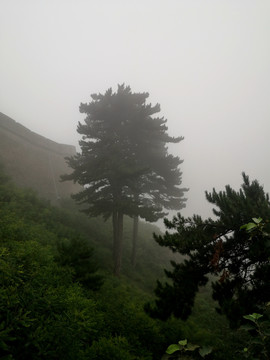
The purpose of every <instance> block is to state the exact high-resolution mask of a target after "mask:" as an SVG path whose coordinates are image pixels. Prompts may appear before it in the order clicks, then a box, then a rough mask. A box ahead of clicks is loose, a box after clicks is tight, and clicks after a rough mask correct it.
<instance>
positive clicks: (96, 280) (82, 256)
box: [56, 237, 102, 290]
mask: <svg viewBox="0 0 270 360" xmlns="http://www.w3.org/2000/svg"><path fill="white" fill-rule="evenodd" d="M57 249H58V255H57V256H56V260H57V261H58V262H59V263H60V264H61V265H64V266H69V267H72V268H73V269H74V274H73V279H74V280H76V281H78V282H80V283H81V284H82V285H84V286H85V287H86V288H88V289H91V290H98V289H99V288H100V286H101V285H102V277H101V275H97V274H96V272H97V271H98V267H97V264H96V262H94V261H93V249H92V248H90V247H89V245H88V244H87V243H86V241H85V240H83V239H80V238H79V237H73V238H71V239H64V240H62V241H61V242H58V244H57Z"/></svg>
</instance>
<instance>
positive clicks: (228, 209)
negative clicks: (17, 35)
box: [146, 174, 270, 326]
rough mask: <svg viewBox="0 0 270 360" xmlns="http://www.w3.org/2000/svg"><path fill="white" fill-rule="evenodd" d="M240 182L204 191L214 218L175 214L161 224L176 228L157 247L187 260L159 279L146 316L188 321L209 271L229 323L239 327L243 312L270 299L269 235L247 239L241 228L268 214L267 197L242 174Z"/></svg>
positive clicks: (269, 212) (253, 309) (250, 310)
mask: <svg viewBox="0 0 270 360" xmlns="http://www.w3.org/2000/svg"><path fill="white" fill-rule="evenodd" d="M243 180H244V183H243V185H242V187H241V189H240V190H239V192H236V191H234V190H233V189H232V188H231V187H230V186H226V189H225V191H223V192H219V193H217V192H216V191H215V189H214V190H213V192H212V193H206V198H207V200H208V201H209V202H210V203H212V204H213V205H215V206H216V208H215V209H214V210H213V211H214V214H215V215H216V216H217V219H216V220H212V219H208V220H206V221H203V220H202V219H201V218H200V217H199V216H193V218H187V219H185V218H184V217H182V216H180V214H178V216H177V217H174V219H173V220H172V221H171V222H170V221H168V220H167V221H166V222H165V224H166V226H167V228H168V229H173V230H176V232H174V233H169V232H166V234H165V235H164V236H155V239H156V241H157V242H158V243H159V244H160V245H162V246H168V247H169V248H170V249H171V250H172V251H174V252H179V253H180V254H182V255H185V256H186V260H185V261H184V262H183V263H181V264H176V263H172V265H173V271H166V275H167V277H169V279H171V282H170V283H166V284H165V285H162V284H161V283H160V282H159V283H158V286H157V288H156V295H157V296H158V299H157V300H156V306H155V307H154V308H152V307H151V306H150V305H147V307H146V308H147V310H148V311H149V312H150V314H152V315H153V316H158V317H161V318H163V319H165V318H168V317H169V316H170V315H171V314H174V315H175V316H177V317H181V318H182V319H186V318H187V317H188V316H189V315H190V313H191V310H192V307H193V304H194V298H195V295H196V293H197V291H198V289H199V287H200V286H204V285H205V284H206V283H207V281H208V277H207V276H208V275H209V274H212V275H213V276H215V277H216V278H215V279H214V281H213V283H212V289H213V298H214V299H215V300H217V301H218V303H219V308H218V311H219V312H221V313H224V314H226V316H227V317H228V319H229V320H230V323H231V326H238V325H239V322H241V320H242V316H243V315H244V314H247V313H251V312H253V311H256V309H257V308H258V306H259V305H260V304H264V303H265V302H266V301H269V300H270V298H269V296H270V292H269V289H270V282H269V281H270V265H269V256H270V247H269V238H268V237H263V236H260V235H259V234H258V235H257V236H254V237H250V236H249V235H248V234H247V233H246V232H245V231H244V230H243V229H240V227H241V225H243V224H245V223H247V222H249V221H250V220H251V218H258V217H259V216H261V217H263V218H265V219H268V218H269V215H270V204H269V197H268V195H267V194H265V193H264V190H263V188H262V187H261V186H260V185H259V183H258V182H257V181H253V182H251V183H250V181H249V178H248V177H247V176H246V175H245V174H243Z"/></svg>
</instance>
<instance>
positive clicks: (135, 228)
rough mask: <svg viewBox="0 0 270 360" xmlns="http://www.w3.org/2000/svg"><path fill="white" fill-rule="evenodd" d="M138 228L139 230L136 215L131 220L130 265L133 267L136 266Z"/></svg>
mask: <svg viewBox="0 0 270 360" xmlns="http://www.w3.org/2000/svg"><path fill="white" fill-rule="evenodd" d="M138 228H139V217H138V215H135V216H134V218H133V234H132V254H131V264H132V266H133V267H135V266H136V260H137V242H138Z"/></svg>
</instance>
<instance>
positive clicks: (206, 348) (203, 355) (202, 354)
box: [199, 346, 213, 357]
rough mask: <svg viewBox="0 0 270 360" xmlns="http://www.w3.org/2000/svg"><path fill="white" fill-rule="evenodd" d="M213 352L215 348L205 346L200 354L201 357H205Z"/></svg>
mask: <svg viewBox="0 0 270 360" xmlns="http://www.w3.org/2000/svg"><path fill="white" fill-rule="evenodd" d="M212 351H213V348H212V347H211V346H203V347H202V348H201V349H200V350H199V354H200V355H201V357H205V356H206V355H208V354H210V353H211V352H212Z"/></svg>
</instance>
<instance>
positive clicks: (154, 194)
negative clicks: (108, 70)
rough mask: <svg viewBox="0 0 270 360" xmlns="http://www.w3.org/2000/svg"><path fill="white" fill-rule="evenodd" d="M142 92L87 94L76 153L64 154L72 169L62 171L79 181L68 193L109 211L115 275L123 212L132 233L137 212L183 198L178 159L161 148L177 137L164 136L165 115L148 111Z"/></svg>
mask: <svg viewBox="0 0 270 360" xmlns="http://www.w3.org/2000/svg"><path fill="white" fill-rule="evenodd" d="M148 96H149V95H148V93H132V92H131V89H130V87H128V86H127V87H125V86H124V85H119V86H118V90H117V92H116V93H113V92H112V89H109V90H107V91H106V93H105V94H104V95H102V94H93V95H91V97H92V101H91V102H90V103H89V104H81V106H80V112H82V113H85V114H86V115H87V117H86V119H85V124H81V123H79V125H78V128H77V131H78V133H79V134H81V135H82V140H81V141H80V146H81V154H77V155H76V156H73V157H70V158H68V159H67V161H68V164H69V166H70V167H71V168H72V169H73V172H72V174H70V175H65V176H63V177H62V178H63V180H73V181H74V182H78V183H79V184H81V185H83V186H84V188H83V190H82V191H81V192H79V193H78V194H76V195H74V198H75V199H76V200H77V201H79V202H80V203H87V204H88V207H87V209H86V210H85V212H86V213H87V214H88V215H89V216H97V215H103V217H104V218H105V219H108V218H109V217H110V216H112V221H113V239H114V241H113V254H114V273H115V274H116V275H119V273H120V267H121V258H122V243H123V215H124V214H125V215H128V216H131V217H134V219H135V220H134V222H135V228H134V229H135V230H134V234H135V238H136V222H138V221H137V219H138V216H140V217H143V218H145V219H146V220H149V221H155V220H157V219H158V218H160V217H161V216H163V215H164V212H163V207H166V206H172V207H174V206H176V204H177V206H178V208H180V207H181V200H182V201H184V200H183V199H182V197H183V193H184V191H185V189H179V188H178V185H180V183H181V172H180V170H179V168H178V166H179V164H180V163H181V162H182V161H181V160H180V159H179V158H178V157H174V156H172V155H169V154H168V152H167V148H166V143H168V142H176V143H177V142H179V141H180V140H182V138H173V137H170V136H169V135H168V134H167V133H166V131H167V127H166V125H165V124H166V120H164V119H163V118H153V117H152V115H153V114H155V113H156V112H159V111H160V106H159V105H158V104H157V105H155V106H152V105H151V104H148V105H147V104H146V103H145V101H146V99H147V98H148ZM167 208H170V207H167ZM134 254H135V252H134Z"/></svg>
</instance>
